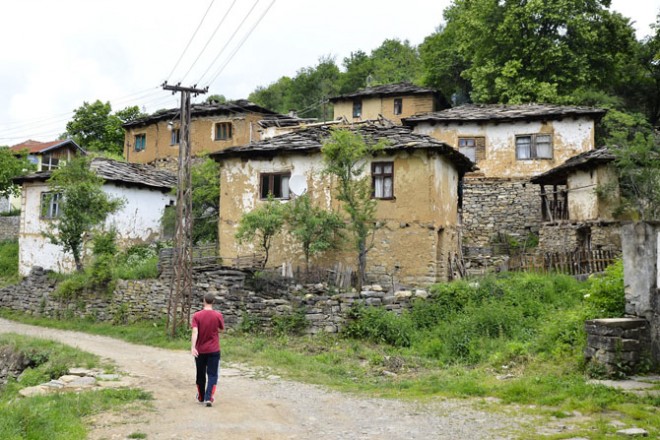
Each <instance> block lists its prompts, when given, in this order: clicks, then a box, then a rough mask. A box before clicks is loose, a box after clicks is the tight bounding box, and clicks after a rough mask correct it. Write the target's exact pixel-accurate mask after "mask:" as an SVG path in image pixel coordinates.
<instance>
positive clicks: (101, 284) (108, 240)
mask: <svg viewBox="0 0 660 440" xmlns="http://www.w3.org/2000/svg"><path fill="white" fill-rule="evenodd" d="M117 251H118V249H117V231H115V230H114V229H110V230H109V231H101V232H99V233H97V234H96V235H95V236H94V237H93V238H92V256H93V260H92V267H91V270H90V276H91V279H92V282H93V283H94V286H95V287H96V288H98V289H103V290H105V291H110V292H111V291H112V289H113V288H114V283H113V282H112V281H113V280H114V277H113V274H112V270H113V267H114V266H115V256H116V254H117Z"/></svg>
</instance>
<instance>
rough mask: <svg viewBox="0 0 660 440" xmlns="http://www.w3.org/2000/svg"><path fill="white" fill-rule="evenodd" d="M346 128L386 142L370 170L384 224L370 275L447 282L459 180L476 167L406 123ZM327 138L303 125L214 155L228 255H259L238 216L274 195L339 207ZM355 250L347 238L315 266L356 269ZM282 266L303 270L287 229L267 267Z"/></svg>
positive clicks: (323, 130)
mask: <svg viewBox="0 0 660 440" xmlns="http://www.w3.org/2000/svg"><path fill="white" fill-rule="evenodd" d="M346 128H350V129H352V130H355V131H356V132H357V133H359V134H360V135H361V136H363V138H364V139H366V140H367V141H368V142H372V141H373V142H377V141H378V140H381V139H386V140H387V141H388V146H387V147H386V148H385V150H384V151H383V152H382V154H379V155H378V156H376V157H372V158H370V159H368V163H367V164H366V165H367V166H366V167H365V171H366V172H368V173H370V175H371V179H372V185H373V190H374V198H376V199H377V208H376V218H377V219H378V223H379V224H380V226H381V227H380V229H378V230H377V232H376V234H375V237H374V246H373V248H372V249H371V250H370V252H369V254H368V257H367V274H368V276H369V278H370V279H371V280H379V281H381V282H392V281H393V280H396V282H402V283H410V284H427V283H432V282H437V281H445V280H447V279H448V278H449V277H450V273H449V270H450V268H449V261H450V259H451V258H452V257H453V256H454V255H455V254H456V252H457V251H458V247H459V242H458V205H459V182H460V181H461V179H462V176H463V175H464V173H465V172H468V171H471V170H473V169H474V168H473V167H474V165H473V163H472V162H470V160H469V159H467V158H466V157H465V156H463V155H462V154H460V153H459V152H458V151H456V150H455V149H453V148H451V147H450V146H449V145H447V144H445V143H443V142H440V141H437V140H435V139H433V138H431V137H429V136H425V135H418V134H414V133H412V130H411V129H410V128H407V127H402V126H391V125H388V126H385V125H379V124H361V125H356V126H354V127H346ZM329 135H330V128H329V127H328V126H320V127H310V128H303V129H300V130H298V131H295V132H292V133H289V134H284V135H281V136H277V137H274V138H271V139H268V140H263V141H260V142H255V143H253V144H251V145H246V146H242V147H234V148H228V149H225V150H222V151H219V152H217V153H213V154H212V155H211V157H213V158H214V159H215V160H216V161H217V162H218V163H219V164H220V188H221V196H220V224H219V241H220V256H221V257H222V258H223V259H228V260H229V259H233V258H236V257H237V256H241V255H248V254H251V253H253V252H258V249H257V248H255V247H254V246H253V245H251V244H242V245H241V244H239V243H238V242H237V240H236V238H235V234H236V232H237V228H238V224H239V222H240V219H241V216H242V215H243V214H244V213H246V212H249V211H251V210H252V209H254V208H255V207H256V206H258V205H259V204H260V203H264V201H265V200H266V198H267V196H268V194H269V193H270V194H272V195H273V196H274V197H275V198H276V199H278V200H280V201H281V202H282V203H287V202H288V201H289V200H291V199H292V198H294V197H296V196H298V195H300V194H302V193H307V194H309V195H310V197H311V199H312V200H313V202H314V203H315V204H316V205H317V206H322V207H324V208H326V209H334V210H339V209H340V207H339V204H338V202H337V201H336V200H335V199H334V197H333V194H334V187H333V180H332V178H331V177H330V176H328V175H325V174H323V172H322V171H323V169H324V167H325V165H324V163H323V157H322V154H321V147H322V145H323V141H324V139H326V138H327V137H328V136H329ZM350 248H351V243H350V242H348V243H346V249H347V250H345V251H341V252H340V251H335V252H333V253H328V254H326V255H324V256H323V257H322V258H321V259H318V260H316V261H315V264H318V265H321V266H323V265H324V264H328V267H330V266H331V265H332V264H333V263H334V262H337V261H339V262H343V263H345V264H347V265H350V266H353V267H355V263H356V259H357V256H356V253H355V252H352V251H350ZM283 263H290V264H291V265H292V266H293V267H294V268H295V267H303V268H304V257H303V255H302V251H301V250H300V246H299V245H298V244H296V243H294V242H293V240H292V239H291V238H290V237H288V236H287V235H286V234H283V235H280V236H279V237H277V238H276V241H275V242H274V243H273V246H272V248H271V255H270V259H269V262H268V266H271V267H279V266H280V265H282V264H283Z"/></svg>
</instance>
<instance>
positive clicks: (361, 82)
mask: <svg viewBox="0 0 660 440" xmlns="http://www.w3.org/2000/svg"><path fill="white" fill-rule="evenodd" d="M342 65H343V66H344V69H345V71H344V72H343V73H342V74H341V75H340V76H339V90H338V92H339V94H340V95H344V94H347V93H352V92H355V91H357V90H358V89H362V88H365V87H366V86H367V77H368V76H369V75H371V74H372V73H373V71H374V68H373V63H372V60H371V57H370V56H369V55H367V54H366V53H365V52H364V51H362V50H356V51H355V52H351V54H350V56H348V57H346V58H344V61H343V62H342Z"/></svg>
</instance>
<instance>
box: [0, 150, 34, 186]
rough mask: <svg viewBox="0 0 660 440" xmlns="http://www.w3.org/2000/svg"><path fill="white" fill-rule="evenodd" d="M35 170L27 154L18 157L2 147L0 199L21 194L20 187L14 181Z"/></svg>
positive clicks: (0, 152) (0, 154) (0, 155)
mask: <svg viewBox="0 0 660 440" xmlns="http://www.w3.org/2000/svg"><path fill="white" fill-rule="evenodd" d="M32 169H34V165H32V164H31V163H30V162H29V161H28V160H27V155H26V154H19V155H16V153H15V152H13V151H12V150H10V149H9V148H7V147H0V197H7V196H11V195H18V194H19V187H18V186H17V185H14V182H13V181H12V179H13V178H14V177H18V176H20V175H22V174H25V173H26V172H28V171H29V170H32Z"/></svg>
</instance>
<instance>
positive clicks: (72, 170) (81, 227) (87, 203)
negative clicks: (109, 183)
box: [44, 156, 123, 271]
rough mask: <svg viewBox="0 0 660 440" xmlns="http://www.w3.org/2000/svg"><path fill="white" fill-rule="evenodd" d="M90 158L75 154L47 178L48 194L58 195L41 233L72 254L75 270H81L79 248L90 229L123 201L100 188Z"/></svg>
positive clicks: (83, 243) (103, 219)
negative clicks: (53, 217)
mask: <svg viewBox="0 0 660 440" xmlns="http://www.w3.org/2000/svg"><path fill="white" fill-rule="evenodd" d="M90 160H91V159H89V158H88V157H86V156H78V157H76V158H74V159H73V160H71V161H70V162H69V163H68V164H67V165H66V166H64V167H62V168H59V169H57V170H55V171H53V174H52V176H51V178H50V179H48V186H49V187H50V191H51V193H50V196H51V197H58V205H59V216H58V217H57V218H56V221H54V222H53V223H52V224H51V225H50V228H49V230H47V231H45V232H44V235H45V236H46V237H47V238H48V239H49V240H50V242H51V243H53V244H55V245H57V246H62V249H63V250H64V252H66V253H71V254H72V255H73V259H74V261H75V264H76V269H77V270H78V271H82V270H83V261H82V253H83V249H84V248H85V244H86V242H87V240H88V239H89V238H90V236H91V235H93V231H94V229H95V228H97V227H98V226H100V225H102V223H103V222H104V221H105V219H106V218H107V216H108V215H109V214H111V213H113V212H115V211H117V210H118V209H119V208H120V207H121V206H122V205H123V200H120V199H115V198H112V197H111V196H109V195H108V194H107V193H105V192H104V191H103V182H104V181H103V179H102V178H101V177H99V176H98V175H97V174H96V173H95V172H94V171H92V170H91V169H90V168H89V164H90Z"/></svg>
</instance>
